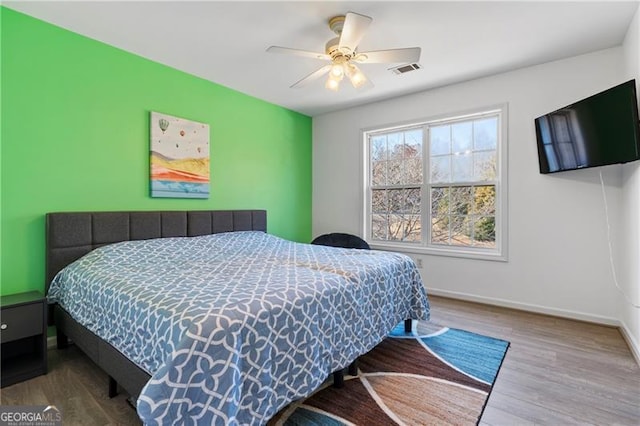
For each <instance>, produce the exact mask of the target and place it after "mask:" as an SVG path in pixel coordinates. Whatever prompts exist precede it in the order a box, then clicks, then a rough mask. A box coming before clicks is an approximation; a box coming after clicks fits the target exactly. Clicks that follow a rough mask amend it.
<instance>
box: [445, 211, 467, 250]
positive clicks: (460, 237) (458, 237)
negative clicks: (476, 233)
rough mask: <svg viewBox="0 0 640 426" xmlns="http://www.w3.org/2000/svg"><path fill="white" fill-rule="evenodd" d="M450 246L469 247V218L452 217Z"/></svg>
mask: <svg viewBox="0 0 640 426" xmlns="http://www.w3.org/2000/svg"><path fill="white" fill-rule="evenodd" d="M450 221H451V245H454V246H470V245H471V223H470V221H469V216H452V217H451V219H450Z"/></svg>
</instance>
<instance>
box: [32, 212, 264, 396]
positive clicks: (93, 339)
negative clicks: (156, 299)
mask: <svg viewBox="0 0 640 426" xmlns="http://www.w3.org/2000/svg"><path fill="white" fill-rule="evenodd" d="M266 230H267V212H266V211H265V210H224V211H223V210H198V211H196V210H194V211H153V212H140V211H136V212H79V213H76V212H73V213H71V212H69V213H48V214H47V215H46V282H45V288H46V290H47V291H48V290H49V284H50V283H51V281H52V280H53V278H54V277H55V275H56V274H57V273H58V272H59V271H60V270H61V269H62V268H64V267H65V266H67V265H68V264H70V263H72V262H73V261H75V260H77V259H79V258H80V257H82V256H84V255H85V254H87V253H89V252H90V251H91V250H94V249H96V248H98V247H101V246H104V245H106V244H112V243H117V242H120V241H131V240H145V239H150V238H162V237H187V236H188V237H195V236H199V235H209V234H217V233H220V232H233V231H265V232H266ZM49 312H50V316H49V321H50V324H51V323H53V324H55V326H56V334H57V336H56V337H57V344H58V348H59V349H60V348H64V347H66V346H67V345H68V339H69V338H70V339H71V340H73V342H74V343H75V344H76V346H78V347H79V348H80V349H81V350H82V351H83V352H84V353H85V354H86V355H87V356H88V357H89V358H90V359H91V360H92V361H93V362H95V363H96V364H97V365H98V366H99V367H100V368H102V369H103V370H104V371H105V372H106V373H107V374H108V376H109V397H110V398H111V397H114V396H115V395H117V389H118V384H120V386H121V387H122V388H123V389H124V390H125V391H126V392H127V393H128V394H129V395H130V396H131V397H132V398H133V400H134V401H135V399H137V397H138V395H139V394H140V392H141V391H142V388H143V387H144V385H145V384H146V383H147V382H148V381H149V379H150V378H151V376H150V375H149V374H147V372H145V371H144V370H142V369H141V368H140V367H138V366H137V365H135V364H134V363H133V362H131V361H129V359H127V358H126V357H125V356H124V355H122V354H121V353H120V352H119V351H118V350H117V349H115V348H114V347H113V346H111V345H110V344H109V343H107V342H105V341H104V340H102V339H101V338H100V337H98V336H97V335H96V334H94V333H93V332H91V331H89V330H88V329H87V328H86V327H84V326H82V325H81V324H79V323H78V322H77V321H75V320H74V319H73V318H72V317H71V316H70V315H69V314H68V313H67V312H66V311H65V310H64V309H62V308H61V307H60V306H59V305H57V304H55V305H53V306H52V307H50V310H49ZM51 314H52V315H51Z"/></svg>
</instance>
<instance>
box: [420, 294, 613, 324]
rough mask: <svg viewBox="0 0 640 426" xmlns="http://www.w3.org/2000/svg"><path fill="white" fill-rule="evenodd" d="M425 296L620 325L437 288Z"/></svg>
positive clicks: (599, 319) (581, 313) (566, 311)
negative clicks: (430, 295) (429, 295)
mask: <svg viewBox="0 0 640 426" xmlns="http://www.w3.org/2000/svg"><path fill="white" fill-rule="evenodd" d="M427 294H433V295H434V296H443V297H449V298H452V299H460V300H467V301H469V302H478V303H484V304H485V305H494V306H501V307H503V308H512V309H518V310H520V311H528V312H535V313H538V314H545V315H552V316H555V317H561V318H569V319H574V320H579V321H586V322H592V323H596V324H602V325H608V326H612V327H621V326H622V324H621V323H620V321H619V320H618V319H617V318H610V317H604V316H600V315H592V314H586V313H583V312H576V311H569V310H564V309H556V308H548V307H546V306H540V305H531V304H528V303H520V302H513V301H511V300H506V299H498V298H493V297H484V296H477V295H474V294H468V293H459V292H456V291H449V290H442V289H437V288H428V289H427Z"/></svg>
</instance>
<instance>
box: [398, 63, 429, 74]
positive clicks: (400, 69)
mask: <svg viewBox="0 0 640 426" xmlns="http://www.w3.org/2000/svg"><path fill="white" fill-rule="evenodd" d="M420 68H422V65H420V64H418V63H414V64H406V65H400V66H399V67H395V68H390V71H393V73H394V74H405V73H408V72H410V71H415V70H419V69H420Z"/></svg>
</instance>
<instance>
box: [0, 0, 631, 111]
mask: <svg viewBox="0 0 640 426" xmlns="http://www.w3.org/2000/svg"><path fill="white" fill-rule="evenodd" d="M3 4H4V5H5V6H7V7H9V8H11V9H14V10H17V11H20V12H23V13H26V14H28V15H31V16H33V17H36V18H39V19H42V20H44V21H47V22H50V23H53V24H55V25H58V26H61V27H63V28H66V29H69V30H71V31H74V32H77V33H80V34H83V35H85V36H88V37H90V38H93V39H96V40H100V41H102V42H104V43H107V44H110V45H113V46H116V47H118V48H121V49H123V50H126V51H129V52H132V53H135V54H138V55H140V56H143V57H145V58H148V59H151V60H153V61H156V62H159V63H162V64H166V65H169V66H171V67H173V68H177V69H179V70H182V71H185V72H188V73H190V74H193V75H196V76H199V77H202V78H205V79H207V80H210V81H213V82H215V83H218V84H222V85H224V86H227V87H230V88H232V89H235V90H237V91H240V92H243V93H246V94H249V95H251V96H255V97H257V98H260V99H264V100H266V101H269V102H272V103H275V104H278V105H281V106H284V107H287V108H290V109H293V110H295V111H299V112H302V113H304V114H307V115H311V116H315V115H319V114H323V113H326V112H330V111H335V110H339V109H343V108H347V107H350V106H355V105H360V104H364V103H369V102H373V101H377V100H381V99H386V98H390V97H395V96H399V95H403V94H407V93H411V92H416V91H421V90H425V89H431V88H435V87H439V86H443V85H447V84H452V83H457V82H460V81H465V80H469V79H473V78H478V77H482V76H486V75H490V74H495V73H499V72H503V71H508V70H513V69H516V68H521V67H526V66H531V65H535V64H540V63H544V62H549V61H553V60H557V59H561V58H564V57H570V56H575V55H579V54H583V53H587V52H592V51H596V50H600V49H605V48H609V47H613V46H617V45H620V44H621V43H622V42H623V40H624V36H625V34H626V31H627V28H628V27H629V24H630V22H631V19H632V18H633V15H634V12H635V10H636V9H637V7H638V1H623V2H614V1H601V2H599V1H582V2H581V1H571V2H557V1H547V2H525V1H502V2H485V1H471V2H458V1H440V2H431V1H424V2H415V1H414V2H397V1H350V2H343V1H329V2H328V1H324V2H272V1H258V2H245V1H235V2H231V1H228V2H219V1H199V2H187V1H138V2H133V1H119V2H116V1H101V2H98V1H70V2H61V1H44V2H36V1H20V2H15V1H5V2H3ZM348 11H353V12H357V13H360V14H364V15H368V16H371V17H372V18H373V23H372V24H371V27H370V28H369V31H368V32H367V34H366V36H365V37H364V39H363V40H362V42H361V44H360V46H359V49H358V50H360V51H367V50H382V49H391V48H399V47H414V46H418V47H421V48H422V56H421V58H420V64H421V65H422V66H423V68H422V69H421V70H417V71H412V72H410V73H407V74H404V75H396V74H393V73H392V72H391V71H389V70H388V68H390V67H391V65H384V64H363V65H361V66H360V68H361V69H362V70H363V72H364V73H365V74H366V75H367V76H368V77H369V78H370V79H371V80H372V81H373V83H374V85H375V87H374V88H372V89H369V90H367V91H364V92H357V91H356V90H355V89H353V88H352V87H350V85H349V84H344V83H346V82H344V83H343V84H342V87H341V89H340V91H339V92H337V93H334V92H331V91H329V90H327V89H325V88H324V79H322V80H318V81H316V82H314V84H311V85H310V86H307V87H304V88H299V89H290V88H289V86H290V85H291V84H293V83H295V82H296V81H298V80H299V79H300V78H302V77H304V76H305V75H307V74H309V73H310V72H312V71H314V70H315V69H317V68H320V67H321V66H322V65H324V62H322V61H320V60H316V59H308V58H300V57H292V56H287V55H278V54H270V53H267V52H265V49H266V48H267V47H269V46H270V45H278V46H285V47H292V48H297V49H304V50H312V51H318V52H323V51H324V45H325V43H326V42H327V41H328V40H329V39H330V38H332V37H334V36H335V35H334V34H333V33H332V32H331V31H330V30H329V27H328V25H327V21H328V19H329V18H331V17H333V16H335V15H342V14H344V13H346V12H348Z"/></svg>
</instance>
